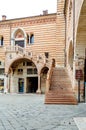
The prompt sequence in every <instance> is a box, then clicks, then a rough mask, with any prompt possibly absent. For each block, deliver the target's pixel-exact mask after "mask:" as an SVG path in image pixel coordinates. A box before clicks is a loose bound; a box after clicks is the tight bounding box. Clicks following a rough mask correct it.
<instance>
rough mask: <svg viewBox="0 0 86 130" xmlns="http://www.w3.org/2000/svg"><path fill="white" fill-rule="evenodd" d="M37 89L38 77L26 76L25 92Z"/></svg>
mask: <svg viewBox="0 0 86 130" xmlns="http://www.w3.org/2000/svg"><path fill="white" fill-rule="evenodd" d="M37 89H38V77H27V93H36V91H37Z"/></svg>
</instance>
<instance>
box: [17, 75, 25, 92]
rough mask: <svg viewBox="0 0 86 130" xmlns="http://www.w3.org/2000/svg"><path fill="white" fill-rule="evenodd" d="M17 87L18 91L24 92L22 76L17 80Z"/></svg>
mask: <svg viewBox="0 0 86 130" xmlns="http://www.w3.org/2000/svg"><path fill="white" fill-rule="evenodd" d="M18 88H19V93H23V92H24V78H19V80H18Z"/></svg>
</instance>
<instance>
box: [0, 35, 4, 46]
mask: <svg viewBox="0 0 86 130" xmlns="http://www.w3.org/2000/svg"><path fill="white" fill-rule="evenodd" d="M3 41H4V38H3V36H0V46H3Z"/></svg>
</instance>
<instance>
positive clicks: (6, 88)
mask: <svg viewBox="0 0 86 130" xmlns="http://www.w3.org/2000/svg"><path fill="white" fill-rule="evenodd" d="M7 92H8V75H7V74H5V78H4V93H7Z"/></svg>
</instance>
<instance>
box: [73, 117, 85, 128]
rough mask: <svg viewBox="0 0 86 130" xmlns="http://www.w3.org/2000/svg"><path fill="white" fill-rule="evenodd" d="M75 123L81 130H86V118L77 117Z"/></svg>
mask: <svg viewBox="0 0 86 130" xmlns="http://www.w3.org/2000/svg"><path fill="white" fill-rule="evenodd" d="M74 121H75V123H76V125H77V127H78V129H79V130H86V117H76V118H74Z"/></svg>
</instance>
